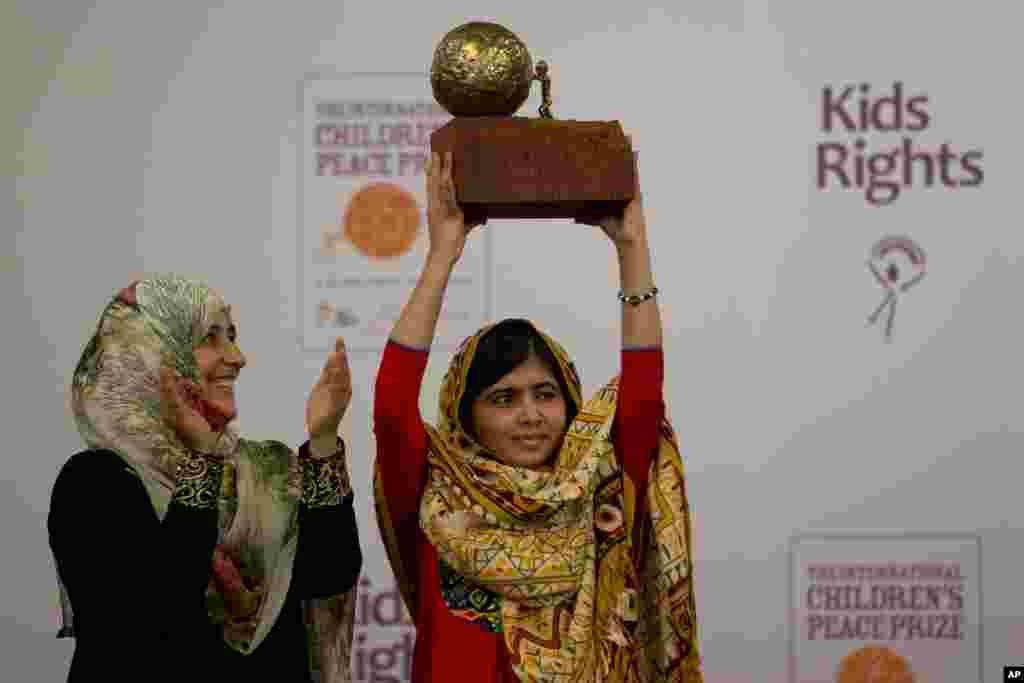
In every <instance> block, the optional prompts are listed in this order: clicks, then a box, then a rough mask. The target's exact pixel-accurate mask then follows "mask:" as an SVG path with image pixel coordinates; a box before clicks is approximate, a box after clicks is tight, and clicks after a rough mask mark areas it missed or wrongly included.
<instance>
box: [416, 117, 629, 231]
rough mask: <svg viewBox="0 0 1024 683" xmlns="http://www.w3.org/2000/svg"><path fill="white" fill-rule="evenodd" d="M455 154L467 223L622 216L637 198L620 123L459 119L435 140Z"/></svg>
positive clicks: (434, 146) (436, 148)
mask: <svg viewBox="0 0 1024 683" xmlns="http://www.w3.org/2000/svg"><path fill="white" fill-rule="evenodd" d="M430 148H431V151H432V152H437V153H440V154H442V155H443V154H445V153H446V152H448V151H451V152H452V161H453V164H452V180H453V181H454V182H455V195H456V197H457V198H458V201H459V205H460V206H461V207H462V209H463V211H464V212H465V213H466V218H467V219H468V220H469V219H473V218H476V217H483V218H487V219H491V218H574V219H575V218H580V217H583V216H593V215H595V214H596V215H603V214H608V213H613V212H614V213H619V212H621V211H622V209H623V207H625V205H626V204H627V203H628V202H629V200H631V199H632V198H633V195H634V193H635V183H636V180H635V175H634V173H635V166H634V162H633V151H632V149H631V147H630V143H629V140H628V139H627V138H626V136H625V134H624V133H623V132H622V126H620V125H619V122H618V121H563V120H558V119H546V118H525V117H517V116H473V117H468V116H467V117H455V118H454V119H452V120H451V121H449V122H448V123H447V124H445V125H444V126H442V127H441V128H439V129H437V130H436V131H434V132H433V133H432V134H431V136H430Z"/></svg>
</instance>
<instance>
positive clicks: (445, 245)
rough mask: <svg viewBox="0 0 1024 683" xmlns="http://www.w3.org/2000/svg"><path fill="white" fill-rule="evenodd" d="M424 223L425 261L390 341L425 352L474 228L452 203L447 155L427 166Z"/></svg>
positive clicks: (450, 172)
mask: <svg viewBox="0 0 1024 683" xmlns="http://www.w3.org/2000/svg"><path fill="white" fill-rule="evenodd" d="M427 222H428V223H429V225H430V249H429V251H428V252H427V260H426V263H425V264H424V266H423V271H422V272H421V273H420V278H419V281H418V282H417V283H416V288H415V289H414V290H413V292H412V294H411V295H410V296H409V300H408V301H407V302H406V304H405V307H404V308H403V309H402V314H401V316H400V317H399V318H398V322H396V323H395V327H394V328H393V329H392V330H391V340H392V341H395V342H397V343H399V344H401V345H402V346H405V347H407V348H412V349H427V348H429V347H430V345H431V344H432V343H433V341H434V332H435V330H436V329H437V319H438V316H439V315H440V314H441V304H442V303H443V301H444V293H445V290H446V289H447V288H448V280H449V278H450V277H451V274H452V269H453V268H454V267H455V264H456V263H457V262H458V260H459V258H460V257H461V256H462V250H463V248H464V247H465V246H466V237H467V235H468V234H469V232H470V231H471V230H472V229H473V228H474V227H475V226H474V225H472V224H470V225H467V224H466V222H465V216H464V215H463V213H462V209H460V208H459V205H458V203H457V201H456V199H455V184H454V183H453V182H452V159H451V153H448V155H446V156H445V157H440V156H439V155H437V154H434V155H433V156H432V157H431V163H430V164H429V165H428V166H427Z"/></svg>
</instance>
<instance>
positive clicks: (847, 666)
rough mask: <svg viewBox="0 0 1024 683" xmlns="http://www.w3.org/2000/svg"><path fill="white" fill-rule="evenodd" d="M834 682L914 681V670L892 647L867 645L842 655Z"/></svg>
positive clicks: (897, 682)
mask: <svg viewBox="0 0 1024 683" xmlns="http://www.w3.org/2000/svg"><path fill="white" fill-rule="evenodd" d="M836 683H914V672H913V671H911V670H910V664H909V663H908V662H907V660H906V658H905V657H901V656H900V655H898V654H896V651H895V650H893V649H892V648H888V647H882V646H880V645H868V646H866V647H862V648H859V649H856V650H851V651H850V653H849V654H847V655H846V656H845V657H843V661H842V662H840V664H839V670H838V671H837V672H836Z"/></svg>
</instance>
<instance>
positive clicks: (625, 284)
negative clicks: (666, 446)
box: [581, 172, 664, 491]
mask: <svg viewBox="0 0 1024 683" xmlns="http://www.w3.org/2000/svg"><path fill="white" fill-rule="evenodd" d="M636 177H637V185H636V195H635V197H634V199H633V201H631V202H630V203H629V204H628V205H627V206H626V208H625V210H624V211H623V213H622V215H621V216H601V217H593V218H592V219H589V220H583V221H581V222H586V223H590V224H592V225H598V226H600V228H601V229H602V230H603V231H604V233H605V235H607V236H608V239H610V240H611V242H612V244H613V245H614V246H615V254H616V256H617V257H618V262H619V286H620V290H619V298H620V300H621V306H622V375H621V377H620V381H619V404H618V408H617V410H616V414H615V425H614V431H613V437H614V439H615V445H616V451H617V452H618V453H619V455H620V458H621V460H622V463H623V467H624V469H625V470H626V474H627V475H628V476H629V478H630V479H631V480H632V481H633V483H634V485H636V486H637V488H638V489H639V490H640V491H642V490H643V487H644V484H645V483H646V480H647V473H648V472H647V470H648V467H649V464H650V458H651V455H652V454H653V453H654V449H655V448H656V446H657V443H658V430H659V428H660V423H661V419H662V417H663V415H664V404H663V398H662V385H663V377H664V357H663V353H662V348H661V347H662V328H661V313H660V311H659V309H658V298H657V296H656V294H657V290H656V289H655V286H654V275H653V273H652V272H651V251H650V246H649V244H648V240H647V221H646V220H645V218H644V210H643V199H642V195H641V193H640V181H639V172H637V173H636Z"/></svg>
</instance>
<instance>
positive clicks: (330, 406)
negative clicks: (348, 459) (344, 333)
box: [306, 337, 352, 441]
mask: <svg viewBox="0 0 1024 683" xmlns="http://www.w3.org/2000/svg"><path fill="white" fill-rule="evenodd" d="M351 399H352V375H351V373H350V372H349V369H348V357H347V356H346V355H345V341H344V340H343V339H342V338H341V337H338V338H337V339H336V340H335V342H334V352H333V353H331V354H330V355H328V356H327V362H326V363H324V369H323V371H321V373H320V379H318V380H317V382H316V384H315V385H314V386H313V390H312V391H311V392H310V394H309V400H308V401H307V402H306V429H307V430H308V431H309V436H310V439H312V440H314V441H315V440H317V439H318V438H320V439H324V438H329V439H333V438H335V437H336V436H337V434H338V425H340V424H341V418H342V417H343V416H344V415H345V411H346V410H347V409H348V404H349V401H350V400H351Z"/></svg>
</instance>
